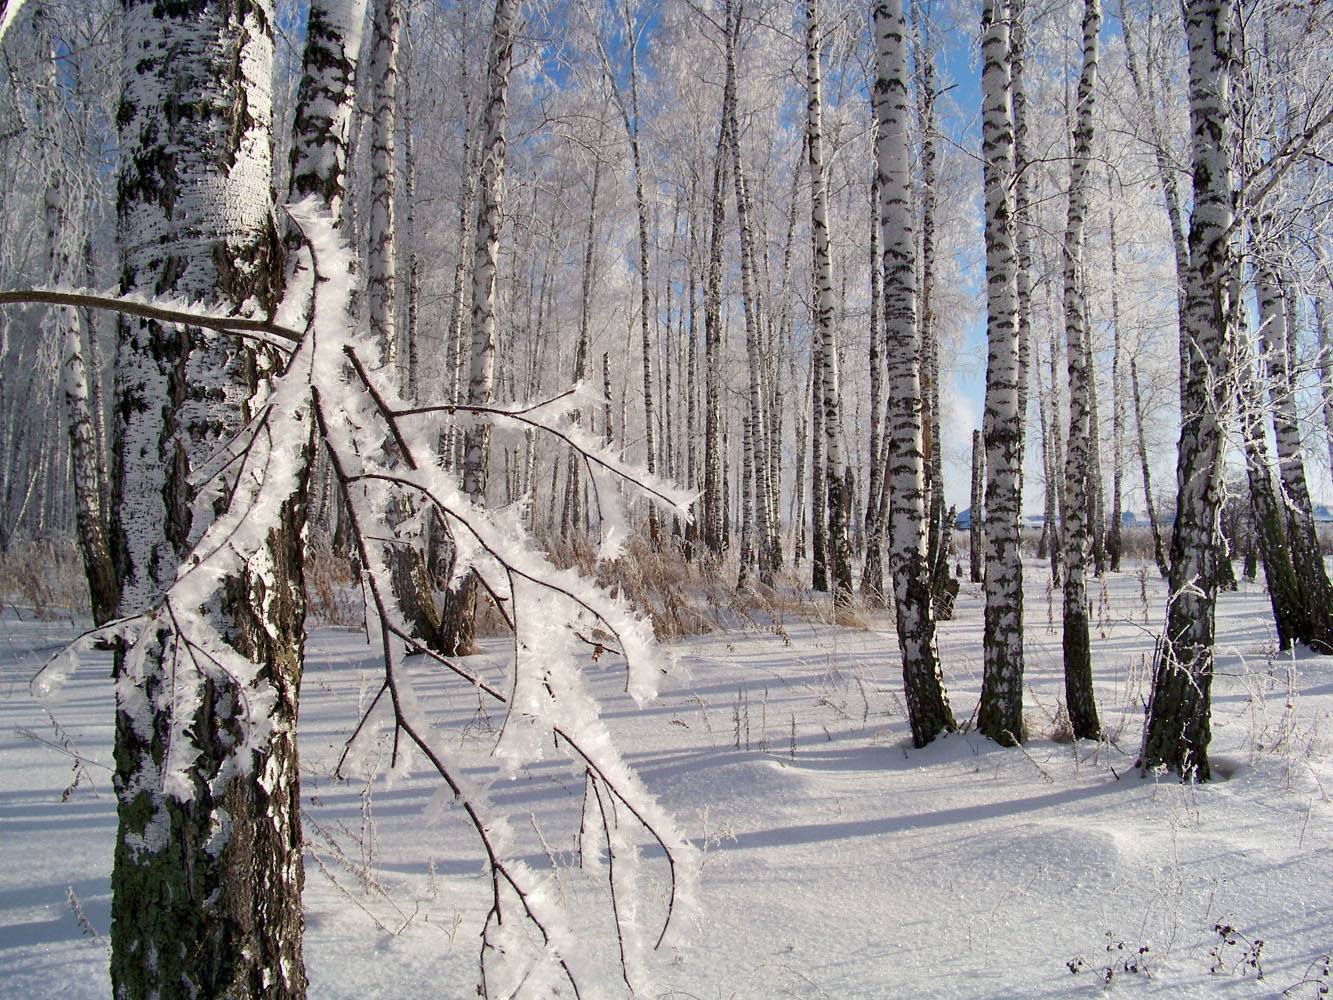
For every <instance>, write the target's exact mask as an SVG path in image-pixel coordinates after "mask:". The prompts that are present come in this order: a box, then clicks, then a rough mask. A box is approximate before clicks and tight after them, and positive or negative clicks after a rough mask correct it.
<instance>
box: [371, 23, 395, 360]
mask: <svg viewBox="0 0 1333 1000" xmlns="http://www.w3.org/2000/svg"><path fill="white" fill-rule="evenodd" d="M398 34H399V13H398V0H374V11H373V15H372V19H371V39H370V77H371V80H372V81H373V82H374V86H375V109H374V111H373V113H372V114H371V118H370V121H371V132H370V231H369V235H368V240H369V246H368V248H367V249H368V252H367V259H366V305H367V307H368V309H369V321H370V330H371V334H372V336H374V337H375V339H376V340H377V341H378V342H379V345H380V362H381V363H382V364H383V365H384V366H385V367H387V368H388V369H390V370H391V371H392V370H393V369H394V368H395V367H396V366H397V364H398V335H397V328H396V326H395V309H396V299H397V292H398V277H397V259H396V258H397V255H396V253H395V244H396V241H397V233H396V232H395V228H394V212H395V206H394V131H395V127H396V117H397V113H398Z"/></svg>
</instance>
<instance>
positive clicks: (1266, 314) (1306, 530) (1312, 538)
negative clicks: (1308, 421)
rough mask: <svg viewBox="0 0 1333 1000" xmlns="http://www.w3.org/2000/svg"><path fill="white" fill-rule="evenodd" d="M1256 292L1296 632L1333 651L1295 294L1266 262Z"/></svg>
mask: <svg viewBox="0 0 1333 1000" xmlns="http://www.w3.org/2000/svg"><path fill="white" fill-rule="evenodd" d="M1255 292H1256V294H1257V296H1258V300H1259V343H1260V347H1261V349H1262V351H1263V359H1264V362H1265V366H1266V367H1267V369H1268V399H1269V406H1270V409H1271V411H1272V414H1273V432H1274V436H1273V440H1274V442H1275V443H1276V445H1277V460H1278V464H1277V468H1278V479H1279V481H1280V482H1281V484H1282V499H1283V501H1284V508H1285V510H1284V520H1285V522H1286V527H1287V546H1288V550H1289V552H1290V553H1291V562H1292V566H1293V568H1294V569H1295V571H1296V578H1297V583H1298V586H1297V589H1296V591H1295V596H1296V597H1297V599H1298V601H1299V604H1298V606H1297V607H1295V608H1293V609H1292V614H1293V615H1294V617H1295V619H1296V620H1297V621H1298V622H1299V623H1300V626H1301V629H1300V632H1299V633H1298V634H1297V635H1295V636H1294V638H1295V639H1297V640H1298V641H1300V642H1303V643H1305V644H1306V645H1308V646H1310V647H1311V648H1312V649H1315V650H1318V651H1319V652H1330V651H1333V628H1330V621H1329V614H1330V609H1333V586H1330V585H1329V580H1328V573H1327V571H1326V570H1325V568H1324V557H1323V555H1322V554H1321V553H1320V551H1319V537H1318V535H1317V533H1316V531H1315V524H1314V516H1313V513H1312V509H1311V507H1312V505H1311V502H1310V490H1309V486H1308V484H1307V481H1306V477H1305V457H1304V455H1303V452H1302V445H1301V427H1300V418H1299V416H1298V415H1297V408H1296V390H1295V385H1294V380H1293V377H1292V372H1291V361H1290V347H1289V345H1290V341H1291V335H1290V330H1289V322H1288V317H1289V313H1288V309H1287V300H1288V296H1289V292H1288V290H1287V288H1285V287H1284V286H1283V284H1282V282H1281V281H1280V280H1279V278H1278V275H1277V273H1276V270H1275V269H1274V268H1272V267H1271V266H1269V265H1267V264H1263V263H1261V264H1260V265H1259V266H1258V267H1257V268H1256V270H1255Z"/></svg>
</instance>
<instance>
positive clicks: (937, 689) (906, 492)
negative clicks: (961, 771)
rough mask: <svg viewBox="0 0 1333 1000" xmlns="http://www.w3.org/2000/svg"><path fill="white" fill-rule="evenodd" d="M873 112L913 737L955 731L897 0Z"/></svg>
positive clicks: (901, 615) (897, 557)
mask: <svg viewBox="0 0 1333 1000" xmlns="http://www.w3.org/2000/svg"><path fill="white" fill-rule="evenodd" d="M874 24H875V37H876V79H875V92H874V98H875V111H876V117H877V119H878V123H879V136H878V143H877V149H876V154H877V155H876V159H877V162H878V166H879V187H880V202H881V204H880V232H881V242H882V244H883V253H884V261H883V264H884V332H885V341H886V344H887V354H888V375H889V411H888V422H887V436H888V440H887V449H888V459H887V466H888V484H887V485H888V490H889V570H890V573H891V574H892V579H893V594H894V611H895V618H896V620H897V625H898V647H899V650H900V651H901V653H902V658H903V688H904V691H905V693H906V701H907V716H908V721H909V723H910V724H911V727H912V742H913V744H915V745H916V746H918V747H922V746H925V745H926V744H927V743H929V742H931V741H932V740H933V739H935V737H936V736H938V735H939V734H940V733H941V732H948V731H952V730H954V729H955V728H956V726H955V724H954V719H953V713H952V712H951V711H950V709H949V700H948V698H947V696H946V695H945V693H944V684H943V679H942V675H941V669H940V662H939V654H938V651H937V649H936V644H935V616H934V608H933V605H932V600H931V597H932V594H931V572H930V569H931V567H930V564H929V562H928V560H927V544H926V543H927V536H926V463H925V455H924V454H923V442H924V437H925V428H924V426H923V422H922V417H923V407H922V381H921V367H922V365H921V362H922V344H921V328H920V326H919V325H918V323H917V294H916V293H917V288H916V231H915V225H914V219H913V209H912V205H911V201H910V194H911V182H912V175H911V167H910V165H909V163H908V157H907V150H908V134H907V110H908V104H907V38H906V34H907V25H906V22H905V19H904V17H903V4H902V0H881V2H879V3H876V4H875V8H874Z"/></svg>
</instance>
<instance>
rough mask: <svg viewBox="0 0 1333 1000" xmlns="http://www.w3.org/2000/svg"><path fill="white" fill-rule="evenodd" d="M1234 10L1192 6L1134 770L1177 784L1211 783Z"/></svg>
mask: <svg viewBox="0 0 1333 1000" xmlns="http://www.w3.org/2000/svg"><path fill="white" fill-rule="evenodd" d="M1234 30H1235V10H1234V6H1233V4H1232V2H1231V0H1189V2H1188V4H1187V7H1186V10H1185V31H1186V37H1187V41H1188V46H1189V80H1190V134H1191V143H1190V159H1191V165H1192V168H1193V180H1194V208H1193V211H1192V212H1191V215H1190V227H1189V243H1188V248H1189V261H1188V267H1187V269H1186V270H1185V273H1184V281H1183V285H1184V308H1183V311H1182V315H1181V325H1180V368H1181V393H1180V423H1181V431H1180V441H1179V445H1178V447H1177V452H1176V490H1177V496H1176V521H1175V530H1174V532H1173V535H1172V541H1171V558H1170V575H1169V577H1168V596H1167V611H1166V629H1165V632H1164V633H1163V635H1162V641H1161V646H1160V653H1159V655H1158V657H1157V660H1156V663H1155V664H1154V668H1153V690H1152V697H1151V701H1150V702H1149V712H1148V721H1147V725H1146V727H1145V729H1144V734H1143V749H1142V753H1141V755H1140V763H1141V765H1142V767H1143V768H1144V769H1148V768H1155V767H1163V768H1166V769H1167V770H1170V771H1174V772H1175V773H1177V774H1178V775H1180V777H1181V778H1183V779H1195V780H1199V781H1205V780H1207V779H1208V777H1209V775H1210V768H1209V764H1208V743H1209V739H1210V738H1211V735H1212V730H1211V721H1210V713H1211V697H1210V696H1211V690H1212V680H1213V636H1214V618H1213V615H1214V610H1215V608H1216V603H1217V587H1218V567H1217V560H1218V553H1219V551H1220V544H1221V540H1220V538H1219V537H1218V527H1217V524H1218V517H1217V513H1218V504H1219V502H1220V493H1221V485H1222V469H1223V461H1222V458H1223V437H1224V435H1223V430H1224V428H1225V425H1226V420H1227V414H1228V409H1229V406H1230V390H1229V388H1228V387H1229V386H1231V385H1232V380H1233V357H1232V353H1233V350H1234V341H1235V319H1234V315H1235V310H1237V309H1238V308H1240V304H1239V301H1238V298H1239V297H1238V289H1239V280H1238V279H1239V275H1238V272H1237V263H1236V258H1235V241H1234V232H1235V208H1234V204H1235V202H1234V188H1233V181H1232V171H1231V162H1230V153H1231V144H1232V141H1233V134H1234V130H1233V126H1232V117H1231V115H1232V112H1231V97H1232V70H1233V60H1234V58H1235V55H1236V53H1235V51H1234V50H1233V47H1232V46H1233V32H1234Z"/></svg>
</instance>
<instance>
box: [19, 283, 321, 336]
mask: <svg viewBox="0 0 1333 1000" xmlns="http://www.w3.org/2000/svg"><path fill="white" fill-rule="evenodd" d="M32 304H45V305H56V306H76V307H79V308H92V309H108V310H110V311H111V312H118V313H123V314H125V315H127V316H138V317H139V318H140V319H153V320H157V321H158V322H160V323H176V324H178V325H180V326H198V327H203V328H204V329H206V330H216V331H218V332H219V333H233V334H237V335H240V336H250V337H253V338H254V339H256V340H261V341H263V342H264V343H266V344H269V345H271V346H273V347H282V348H284V349H286V345H284V344H281V343H274V341H272V340H270V339H269V338H270V337H277V338H278V340H279V341H287V342H289V343H292V344H296V343H299V342H300V340H301V335H300V334H299V333H297V332H296V331H295V330H289V329H287V327H285V326H279V325H278V324H277V323H274V322H273V321H272V320H268V319H245V318H243V317H240V316H210V315H208V314H206V313H197V312H191V311H190V310H188V309H166V308H163V307H162V306H154V305H149V304H148V303H147V302H137V301H133V300H131V299H124V298H119V297H117V296H114V295H97V294H95V293H93V292H60V291H55V290H53V289H49V288H26V289H19V290H15V291H8V292H0V305H32Z"/></svg>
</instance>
